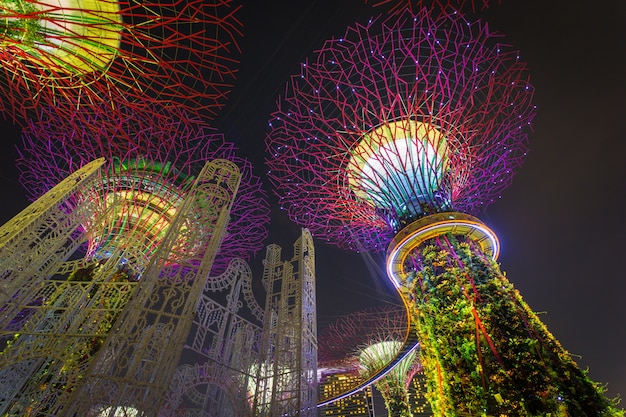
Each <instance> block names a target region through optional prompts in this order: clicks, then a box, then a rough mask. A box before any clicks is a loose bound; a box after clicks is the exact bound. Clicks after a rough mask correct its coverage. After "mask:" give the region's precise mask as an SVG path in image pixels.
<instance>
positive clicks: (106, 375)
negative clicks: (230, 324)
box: [65, 160, 241, 416]
mask: <svg viewBox="0 0 626 417" xmlns="http://www.w3.org/2000/svg"><path fill="white" fill-rule="evenodd" d="M240 179H241V177H240V174H239V170H238V168H237V166H236V165H235V164H233V163H232V162H229V161H225V160H216V161H213V162H208V163H207V164H206V165H205V167H204V168H203V170H202V171H201V172H200V174H199V175H198V176H197V178H196V180H195V181H194V186H193V188H191V189H190V191H189V193H188V195H187V196H186V198H185V200H184V202H183V204H182V205H181V207H180V208H179V209H178V210H177V213H176V216H175V218H174V219H173V222H172V225H171V226H170V228H169V230H168V233H167V234H166V236H165V238H164V240H163V244H162V245H160V246H159V248H158V249H157V251H156V253H155V254H154V255H153V257H152V258H151V260H150V263H149V264H148V266H147V267H146V271H145V273H144V275H143V277H142V282H141V285H140V286H139V288H138V289H137V291H135V293H134V294H133V298H132V299H131V300H130V301H129V303H128V305H127V306H126V308H125V309H124V310H123V312H122V314H121V316H120V318H119V319H118V321H117V322H116V329H115V333H114V334H111V336H112V337H108V338H107V339H106V341H105V343H104V344H103V346H102V348H101V349H100V350H99V352H98V353H97V355H96V357H95V358H94V360H93V361H92V362H91V364H90V366H89V368H88V369H87V371H86V373H85V375H84V376H83V381H82V383H81V384H80V385H79V386H78V387H77V389H76V390H74V392H73V393H72V396H71V398H70V400H69V402H68V403H67V412H66V414H65V415H68V416H72V415H85V416H87V415H94V416H100V415H104V416H115V415H116V414H118V413H119V411H122V410H123V412H124V413H125V414H129V413H130V412H131V410H132V412H134V413H136V415H140V416H155V415H157V414H158V411H159V409H160V406H161V404H162V401H163V398H164V396H165V392H166V390H167V388H168V386H169V383H170V380H171V378H172V376H173V374H174V371H175V368H176V365H177V364H178V361H179V359H180V354H181V352H182V348H183V344H184V341H185V338H186V336H187V334H188V333H189V330H190V328H191V324H192V319H193V314H194V310H195V307H196V304H197V302H198V299H199V298H200V294H201V292H202V289H203V287H204V283H205V280H206V277H207V276H208V275H209V272H210V271H211V267H212V264H213V259H214V258H215V255H216V253H217V250H218V248H219V244H220V240H221V237H222V233H223V231H224V229H225V227H226V224H227V222H228V215H229V211H230V207H231V206H232V202H233V200H234V196H235V193H236V192H237V187H238V186H239V182H240ZM194 226H195V227H194ZM181 238H182V239H181Z"/></svg>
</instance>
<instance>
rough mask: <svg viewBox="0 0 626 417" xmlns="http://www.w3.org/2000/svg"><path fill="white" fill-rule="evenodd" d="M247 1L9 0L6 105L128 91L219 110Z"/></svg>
mask: <svg viewBox="0 0 626 417" xmlns="http://www.w3.org/2000/svg"><path fill="white" fill-rule="evenodd" d="M238 9H239V7H237V6H234V5H233V4H232V3H231V1H230V0H216V1H211V2H207V1H201V0H192V1H180V0H169V1H166V2H140V1H135V0H130V1H119V2H118V1H113V0H90V1H86V2H80V1H77V0H58V1H53V2H49V1H43V0H41V1H40V0H3V1H2V2H1V3H0V22H1V23H0V27H1V28H2V29H0V61H1V62H2V71H0V91H2V96H3V97H5V98H7V100H6V101H5V102H3V104H2V105H1V106H2V107H0V112H1V113H3V114H4V115H5V116H9V117H12V118H13V119H14V120H15V121H19V119H21V118H23V117H24V116H26V115H27V114H29V113H31V112H32V110H33V109H37V108H39V107H41V106H43V105H55V106H57V107H59V102H58V100H59V98H61V97H63V98H65V101H63V102H62V104H63V105H69V106H71V107H72V108H78V107H83V106H89V105H91V104H93V103H96V104H97V103H100V102H106V101H107V97H115V96H124V97H126V98H127V99H128V100H129V101H133V100H144V99H145V98H146V97H150V99H151V100H158V101H163V102H168V101H175V102H178V103H179V105H183V104H185V105H188V106H189V107H190V108H204V109H205V110H207V112H206V114H207V116H213V115H214V114H215V113H216V111H217V110H219V109H220V108H221V107H222V106H223V104H224V99H225V97H226V95H227V94H228V92H229V90H230V88H231V83H232V81H233V80H234V76H235V72H236V71H235V70H234V64H236V62H237V56H238V54H239V50H238V45H237V41H238V39H239V37H240V35H241V33H240V30H241V23H240V22H239V20H238V19H237V17H236V14H237V13H236V12H237V10H238Z"/></svg>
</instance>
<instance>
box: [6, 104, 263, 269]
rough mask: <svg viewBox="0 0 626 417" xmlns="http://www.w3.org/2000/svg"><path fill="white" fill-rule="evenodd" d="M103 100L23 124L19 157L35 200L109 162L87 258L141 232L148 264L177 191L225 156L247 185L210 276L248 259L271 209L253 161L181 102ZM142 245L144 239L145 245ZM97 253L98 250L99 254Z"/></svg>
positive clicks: (52, 111)
mask: <svg viewBox="0 0 626 417" xmlns="http://www.w3.org/2000/svg"><path fill="white" fill-rule="evenodd" d="M114 106H115V108H116V109H117V110H116V111H114V112H110V111H107V105H106V104H102V105H101V107H100V109H99V111H98V112H95V113H93V114H90V113H85V112H81V111H76V112H74V113H73V117H71V118H69V119H63V118H61V117H59V116H58V115H57V114H56V111H55V109H50V108H47V109H46V110H44V111H41V112H40V115H39V119H38V120H36V121H30V122H29V124H28V125H27V127H26V128H25V129H24V131H23V134H22V138H23V142H24V145H23V149H22V150H20V152H21V154H22V156H21V158H19V159H18V161H17V166H18V168H19V170H20V171H21V173H22V174H21V178H20V180H21V182H22V184H23V185H24V186H25V188H26V189H27V190H28V193H29V194H30V196H31V197H33V198H36V197H38V196H39V195H41V194H43V193H44V192H45V191H47V190H48V189H49V188H51V187H52V185H54V184H56V183H57V182H58V181H59V180H60V179H61V178H64V177H65V176H67V175H68V174H69V173H70V172H73V171H74V170H75V169H77V168H78V167H80V166H82V165H83V164H85V163H86V162H87V161H90V160H93V159H95V158H96V157H98V156H104V157H105V158H106V159H107V167H108V169H107V170H108V175H107V178H106V179H105V180H104V181H103V185H102V186H101V188H100V189H99V190H95V191H94V196H93V197H94V201H96V202H97V204H98V205H99V210H100V213H101V214H100V215H99V216H98V221H101V220H102V219H101V216H102V215H104V214H103V213H109V214H107V216H108V217H107V218H106V221H105V222H102V223H100V224H102V225H103V227H104V230H93V231H92V232H91V234H92V236H93V238H92V239H91V240H90V242H89V250H88V253H89V256H105V254H104V253H103V251H104V252H106V251H111V250H112V249H113V247H114V246H115V241H116V240H117V239H122V241H123V242H124V245H123V246H125V247H126V249H125V250H127V251H128V250H129V249H130V248H128V247H127V246H128V239H129V237H130V236H131V235H135V236H137V239H136V242H137V243H138V245H136V249H137V251H138V253H137V254H135V255H131V254H130V253H129V257H135V258H138V259H143V261H142V262H137V261H135V262H133V264H134V265H136V266H137V267H139V265H143V264H145V261H146V260H147V259H149V257H150V256H151V254H152V253H153V251H154V248H156V247H158V245H159V244H160V241H161V239H162V236H163V235H164V233H165V232H166V231H167V227H168V226H169V223H170V220H171V218H172V217H173V215H174V213H175V211H176V206H177V204H179V202H180V196H179V195H178V194H179V191H178V189H179V188H180V187H184V184H186V183H187V182H189V180H193V174H192V173H193V170H192V167H193V166H194V164H198V163H200V162H201V161H204V160H212V159H228V160H232V161H233V162H235V163H236V164H237V165H238V166H239V167H240V170H241V172H242V183H241V185H240V187H239V191H238V193H237V196H236V198H235V202H234V204H233V207H232V209H231V220H230V222H229V225H228V228H227V231H226V235H225V236H224V240H223V242H222V245H221V249H220V252H219V254H218V255H217V258H216V260H215V263H214V269H213V270H212V271H213V274H215V275H217V274H219V273H221V272H223V271H224V270H225V268H226V266H227V265H228V263H229V262H230V260H231V259H233V258H242V259H249V257H250V256H251V255H252V254H253V253H255V252H256V251H258V250H259V249H260V248H261V247H262V245H263V240H264V239H265V238H266V237H267V229H266V226H267V224H268V223H269V206H268V203H267V201H266V198H265V193H264V191H263V190H262V189H261V182H260V179H259V178H258V177H256V176H255V175H253V173H252V166H251V164H250V162H249V161H247V160H245V159H243V158H240V157H237V156H236V155H235V150H234V148H233V145H232V144H229V143H227V142H225V141H224V139H223V136H222V135H221V134H218V133H216V132H215V130H214V129H212V128H211V127H209V126H208V125H207V124H206V123H204V122H203V121H202V119H201V117H200V116H199V115H198V114H197V113H192V112H189V111H185V110H184V109H181V108H179V107H177V106H170V107H162V106H159V105H152V104H147V103H146V104H138V103H135V104H133V105H128V104H125V103H124V101H123V100H118V101H116V102H115V103H114ZM140 242H141V243H140ZM96 254H97V255H96Z"/></svg>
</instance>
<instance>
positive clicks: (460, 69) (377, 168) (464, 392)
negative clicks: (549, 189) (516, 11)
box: [267, 11, 613, 416]
mask: <svg viewBox="0 0 626 417" xmlns="http://www.w3.org/2000/svg"><path fill="white" fill-rule="evenodd" d="M532 96H533V89H532V87H531V86H530V85H529V83H528V80H527V74H526V67H525V65H524V64H523V63H522V62H521V61H519V57H518V53H517V52H516V51H514V50H512V49H511V48H510V47H508V46H507V45H505V44H503V43H502V39H501V38H500V37H499V36H497V35H494V34H493V33H490V32H489V30H488V28H487V26H486V25H484V24H482V23H480V22H475V23H473V22H469V21H467V20H465V19H464V18H463V17H461V16H460V15H458V14H456V13H455V12H451V13H449V14H446V13H444V14H441V15H440V16H439V17H436V18H435V17H433V16H432V15H430V14H429V13H428V12H426V11H422V12H420V13H419V14H417V15H414V14H412V13H410V12H405V13H403V14H399V15H395V16H393V17H390V18H388V19H387V20H385V21H381V22H379V21H370V22H369V23H368V24H366V25H356V26H354V27H352V28H350V29H348V31H347V33H346V35H345V36H344V37H339V38H337V39H334V40H331V41H328V42H327V43H326V44H325V45H324V47H323V48H322V49H321V50H320V51H319V53H318V54H317V56H316V57H315V59H314V60H311V61H309V62H306V63H305V64H303V65H302V68H301V74H299V75H297V76H294V77H292V79H291V82H290V83H289V85H288V86H287V91H286V93H285V95H284V97H283V98H281V100H280V102H279V109H278V111H276V112H275V113H274V114H273V118H272V120H271V122H270V126H271V128H272V130H271V133H270V134H269V135H268V138H267V148H268V152H269V154H270V157H269V158H268V165H269V168H270V174H269V176H270V179H271V180H272V181H273V183H274V184H275V186H276V191H277V194H278V195H279V197H280V203H281V205H282V206H283V207H284V208H286V209H287V211H288V214H289V216H290V217H291V219H293V220H294V221H296V222H298V223H300V224H301V225H303V226H304V227H307V228H309V229H310V230H311V232H312V233H313V234H314V235H315V236H316V237H317V238H321V239H326V240H327V241H329V242H332V243H334V244H336V245H338V246H341V247H344V248H351V249H357V250H358V249H369V250H373V251H381V250H383V249H384V248H385V247H386V246H387V245H389V247H388V249H387V271H388V275H389V278H390V280H391V281H392V282H393V284H394V285H395V286H396V287H397V288H398V291H399V292H400V293H401V295H402V296H403V299H404V300H405V302H406V303H407V307H408V308H410V309H411V310H413V311H414V313H415V315H416V329H417V333H418V338H419V340H420V344H421V346H422V361H423V364H424V368H425V372H426V374H427V376H428V379H429V392H430V394H429V395H430V402H431V405H432V407H433V411H434V413H435V414H437V415H446V416H456V415H482V414H484V413H488V414H515V415H528V414H532V415H536V414H546V413H559V412H560V413H565V412H568V413H570V414H569V415H572V414H577V415H585V414H582V413H583V412H584V413H587V414H586V415H602V413H605V414H607V415H610V413H612V412H613V411H612V410H613V405H612V404H611V403H610V401H609V400H607V399H606V398H605V397H604V396H602V395H601V389H598V387H597V386H596V385H595V384H594V383H593V382H591V381H589V380H588V379H587V377H586V376H585V375H584V373H583V372H581V371H580V370H579V369H578V367H577V366H576V365H575V363H574V362H573V361H572V360H571V358H570V356H569V354H568V353H567V351H565V350H564V349H563V348H562V347H561V346H560V345H559V344H558V342H557V341H556V340H555V339H554V337H553V336H552V335H551V334H550V333H549V332H548V331H547V330H546V329H545V327H544V326H543V324H541V322H540V320H539V319H538V318H537V316H536V315H535V314H534V313H533V312H532V311H531V310H530V308H529V307H528V306H527V305H526V304H525V303H524V302H523V300H522V299H521V298H520V297H519V295H518V294H517V293H515V292H514V290H512V287H511V285H510V284H509V283H508V281H507V280H506V278H504V276H503V274H502V273H501V272H500V270H499V268H498V266H497V265H496V264H495V263H494V262H493V261H492V259H495V258H496V257H497V255H498V251H499V246H498V240H497V238H496V236H495V234H494V233H493V232H492V231H491V230H490V229H489V228H488V227H486V226H485V225H484V224H483V223H482V222H481V221H480V220H478V219H477V218H476V217H474V216H472V215H470V214H467V213H472V214H477V213H480V212H481V211H482V210H484V208H485V207H486V206H487V205H489V204H490V203H492V202H493V201H495V200H496V199H497V198H498V197H499V194H500V192H501V191H502V190H503V189H504V188H505V187H506V186H507V185H508V184H509V183H510V182H511V178H512V175H513V173H514V172H515V170H516V169H517V168H518V167H519V166H520V164H521V161H522V157H523V155H524V154H525V152H526V142H527V133H526V131H527V130H528V127H529V125H530V123H531V121H532V119H533V117H534V114H535V110H534V106H533V105H532V103H531V100H532ZM468 247H469V249H467V248H468ZM467 250H469V251H470V252H471V254H472V255H471V256H469V255H467V256H469V258H468V257H466V255H465V252H466V251H467ZM442 253H444V254H445V256H444V255H441V254H442ZM432 257H435V259H436V261H433V260H432ZM468 259H470V260H471V262H470V261H468ZM455 268H456V269H455ZM464 268H469V269H464ZM451 269H454V270H456V271H457V272H458V274H455V275H453V276H454V280H451V279H452V278H445V279H444V277H446V275H445V274H446V273H448V272H449V270H451ZM444 284H445V285H444ZM448 284H449V285H452V287H453V288H454V289H455V290H456V292H450V291H448V290H447V288H448V287H447V286H446V285H448ZM444 289H445V290H444ZM463 303H465V304H463ZM498 309H501V310H498ZM496 310H497V311H498V313H496ZM444 317H446V319H445V320H446V321H445V322H447V323H449V325H448V326H442V325H441V324H440V323H441V322H442V321H444ZM504 318H506V319H504ZM436 323H439V324H438V325H437V324H436ZM455 323H465V324H466V325H467V327H466V328H464V330H463V331H461V332H460V333H458V334H457V333H454V334H453V336H452V335H451V334H450V333H451V332H455V331H457V330H459V328H460V327H455V326H454V324H455ZM513 328H514V329H516V331H515V332H511V331H510V329H513ZM470 346H473V348H472V349H469V347H470ZM459 358H462V359H459ZM459 363H464V364H466V365H467V367H466V368H463V367H461V366H459ZM531 363H532V365H530V364H531ZM524 364H528V367H525V365H524ZM460 381H462V382H460ZM529 381H532V382H529ZM564 410H566V411H564ZM516 413H517V414H516ZM563 415H564V414H563Z"/></svg>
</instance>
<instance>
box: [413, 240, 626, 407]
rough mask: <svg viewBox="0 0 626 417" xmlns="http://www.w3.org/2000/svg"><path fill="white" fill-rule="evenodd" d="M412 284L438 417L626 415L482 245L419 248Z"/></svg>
mask: <svg viewBox="0 0 626 417" xmlns="http://www.w3.org/2000/svg"><path fill="white" fill-rule="evenodd" d="M412 260H413V262H414V263H415V267H416V270H417V271H418V272H416V273H414V274H413V276H412V279H410V280H409V281H410V283H409V286H410V288H411V294H412V296H414V297H415V313H416V317H417V320H416V323H417V324H416V326H417V331H418V334H419V338H420V343H421V347H422V362H423V364H424V369H425V372H426V374H427V376H428V381H429V395H430V402H431V405H432V407H433V411H434V413H435V415H436V416H446V417H447V416H466V415H472V416H486V415H490V416H491V415H507V416H548V415H551V416H561V417H565V416H572V417H573V416H614V415H621V414H620V413H619V412H618V411H617V409H616V407H615V406H614V404H613V403H612V402H611V401H610V400H608V399H607V398H606V397H604V395H602V392H603V389H602V387H601V386H599V385H598V384H597V383H595V382H592V381H591V380H590V379H589V378H588V377H587V375H586V373H585V372H584V371H582V370H581V369H579V368H578V366H577V365H576V364H575V363H574V361H573V360H572V359H571V358H570V354H569V353H568V352H567V351H566V350H565V349H564V348H563V347H562V346H561V344H560V343H559V342H558V341H557V340H556V339H555V338H554V336H553V335H552V334H551V333H550V332H549V331H548V330H547V328H546V327H545V325H544V324H543V323H542V322H541V321H540V320H539V318H538V317H537V315H536V314H535V313H534V312H533V311H532V310H531V309H530V307H529V306H528V304H526V303H525V302H524V301H523V299H522V297H521V296H520V294H519V292H518V291H517V290H515V289H514V287H513V285H512V284H511V283H510V282H509V281H508V279H507V278H506V276H505V275H504V274H503V273H502V272H501V271H500V268H499V266H498V265H497V264H496V263H495V262H494V261H493V260H491V259H490V258H488V257H487V256H485V255H484V254H483V252H482V251H481V248H480V247H478V245H476V244H474V243H472V242H470V241H466V239H465V238H463V237H460V236H453V235H451V234H448V235H442V236H439V237H438V238H434V239H431V240H430V241H427V242H425V243H424V244H423V245H421V247H420V249H419V250H418V251H417V253H416V254H415V256H414V257H413V259H412Z"/></svg>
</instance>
